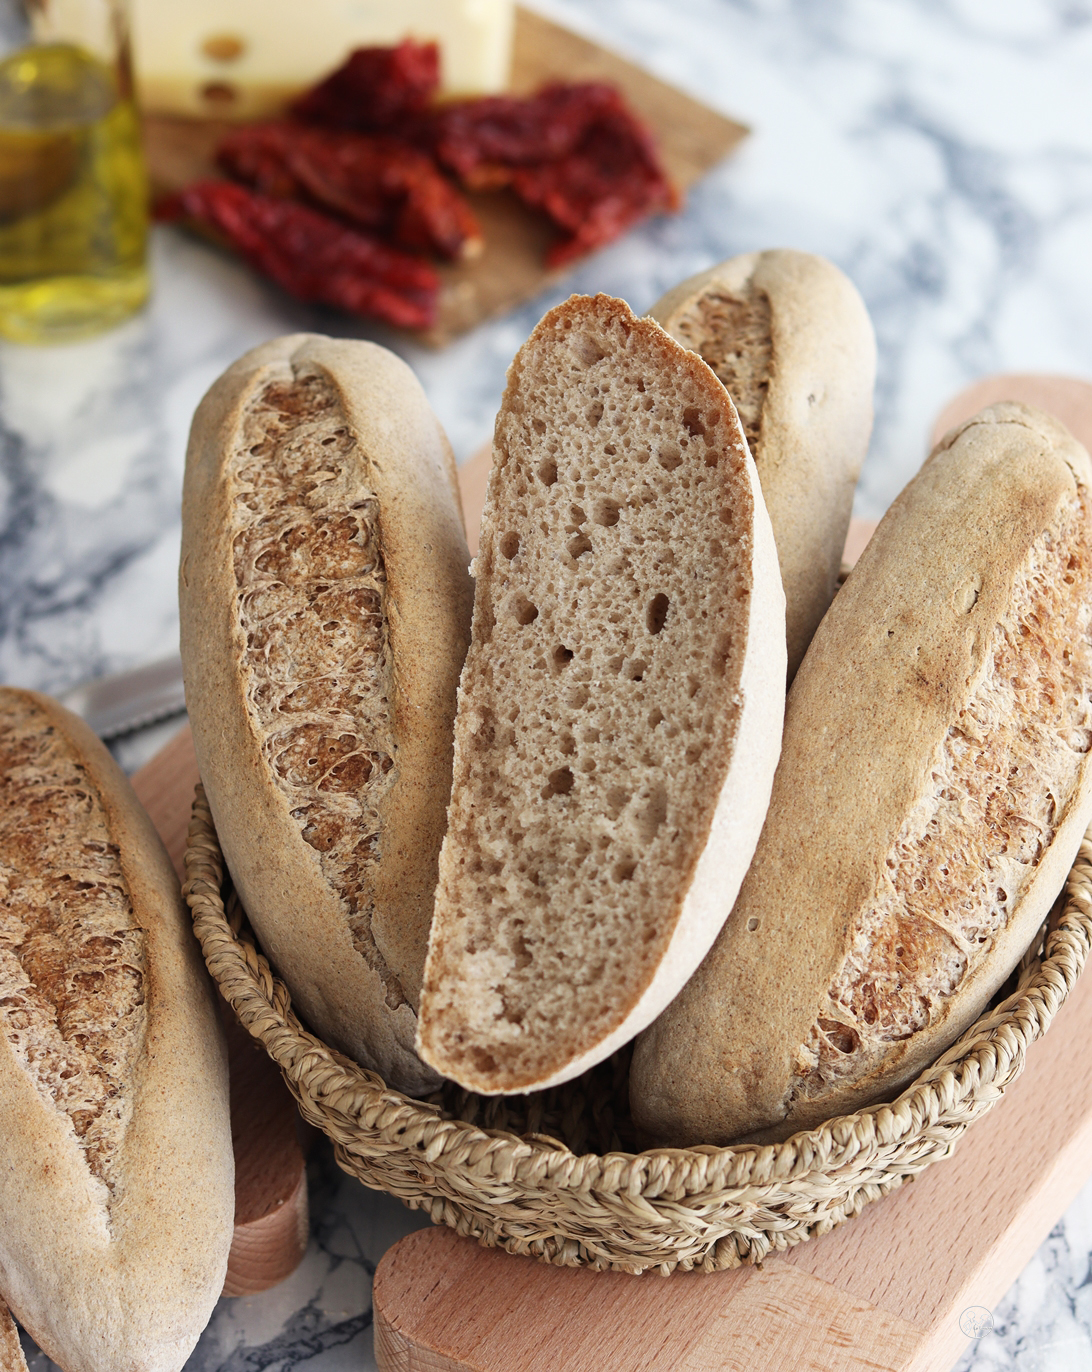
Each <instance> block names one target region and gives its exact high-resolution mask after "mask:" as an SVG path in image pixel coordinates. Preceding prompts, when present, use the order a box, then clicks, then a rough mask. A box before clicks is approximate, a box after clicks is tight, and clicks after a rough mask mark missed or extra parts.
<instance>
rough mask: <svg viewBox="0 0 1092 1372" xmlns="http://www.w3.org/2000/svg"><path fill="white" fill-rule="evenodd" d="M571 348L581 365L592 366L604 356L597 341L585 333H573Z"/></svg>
mask: <svg viewBox="0 0 1092 1372" xmlns="http://www.w3.org/2000/svg"><path fill="white" fill-rule="evenodd" d="M572 348H573V352H574V354H575V355H576V359H577V361H578V362H579V363H580V364H581V366H583V367H594V366H595V364H596V363H597V362H601V361H602V360H603V358H604V357H606V353H605V352H604V351H603V349H602V348H601V347H600V346H599V344H598V342H597V341H596V340H595V339H594V338H592V337H591V336H590V335H589V334H586V333H582V334H574V335H573V340H572Z"/></svg>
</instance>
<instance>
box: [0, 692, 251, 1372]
mask: <svg viewBox="0 0 1092 1372" xmlns="http://www.w3.org/2000/svg"><path fill="white" fill-rule="evenodd" d="M0 796H2V804H0V879H2V883H3V896H2V900H0V1026H2V1029H3V1034H2V1036H0V1038H2V1044H0V1103H2V1108H3V1119H4V1127H3V1130H2V1131H0V1216H2V1217H3V1223H2V1224H0V1291H2V1292H3V1295H4V1297H5V1298H6V1300H7V1302H8V1304H9V1305H10V1307H11V1309H12V1311H13V1312H14V1314H15V1315H16V1317H17V1318H18V1319H19V1321H20V1323H21V1324H22V1325H23V1327H24V1328H25V1329H26V1330H27V1331H28V1333H29V1334H30V1335H31V1336H32V1337H33V1338H34V1340H35V1341H36V1342H37V1343H38V1345H39V1347H41V1348H42V1349H44V1350H45V1352H46V1353H48V1355H49V1356H50V1357H51V1358H52V1359H53V1361H54V1362H56V1363H58V1364H59V1365H60V1366H61V1367H62V1368H64V1369H65V1372H119V1369H125V1372H177V1370H178V1369H179V1368H181V1367H182V1365H183V1364H184V1363H185V1361H186V1359H187V1357H188V1356H189V1354H190V1351H191V1350H192V1348H193V1346H194V1344H195V1343H196V1342H197V1338H198V1336H199V1335H200V1333H201V1330H202V1329H203V1328H204V1326H205V1324H206V1323H207V1321H208V1318H209V1316H210V1314H211V1313H212V1308H213V1306H214V1304H215V1303H216V1300H217V1298H218V1297H219V1295H220V1292H221V1290H222V1288H223V1284H224V1274H225V1272H226V1270H227V1258H228V1249H229V1247H230V1245H231V1237H232V1226H233V1219H234V1208H235V1207H234V1186H233V1179H234V1162H233V1158H232V1149H231V1126H230V1119H229V1114H228V1082H227V1060H226V1053H225V1050H224V1045H223V1036H222V1033H221V1030H220V1022H219V1018H218V1015H217V1010H216V1006H215V1004H214V1000H213V992H212V987H211V984H210V982H209V979H208V976H207V975H206V973H205V969H204V966H203V965H202V962H201V957H200V953H199V950H198V947H197V943H196V940H195V939H194V937H193V932H192V930H191V928H190V922H189V919H188V917H187V914H186V910H185V907H184V905H183V904H182V898H181V895H180V892H179V889H178V881H177V878H176V877H175V874H174V871H173V870H172V868H171V865H170V861H169V859H168V857H167V854H166V852H165V851H164V849H163V845H162V844H161V843H160V841H159V838H158V836H157V835H156V832H155V830H154V829H153V827H152V824H151V821H150V820H149V819H148V816H147V814H146V813H145V812H144V810H143V809H142V808H141V806H140V804H139V802H138V801H137V799H136V797H135V795H134V794H133V792H132V789H131V787H130V786H129V783H128V782H127V781H126V779H125V777H124V776H123V775H122V774H121V772H120V771H119V770H118V768H117V765H116V764H115V763H114V761H113V759H112V758H111V757H110V755H109V754H108V753H107V751H106V749H105V748H104V747H103V746H102V744H101V743H100V742H99V740H98V739H97V738H95V737H94V735H93V734H92V733H91V732H90V730H88V728H87V727H86V725H85V724H83V722H82V721H81V720H78V719H76V718H75V716H73V715H70V714H69V713H68V712H67V711H66V710H64V709H62V708H61V707H60V706H59V705H57V704H56V703H55V702H53V701H50V700H47V699H46V698H45V697H43V696H37V695H34V694H32V693H30V692H26V691H16V690H11V689H6V688H5V689H2V690H0Z"/></svg>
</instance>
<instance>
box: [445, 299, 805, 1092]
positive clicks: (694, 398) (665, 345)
mask: <svg viewBox="0 0 1092 1372" xmlns="http://www.w3.org/2000/svg"><path fill="white" fill-rule="evenodd" d="M751 471H753V467H752V466H751V464H750V458H749V455H748V453H747V448H746V443H745V441H744V438H743V434H742V432H741V429H740V426H739V422H738V419H737V417H736V414H735V411H734V409H733V407H732V405H731V403H730V402H729V400H728V397H727V395H726V393H725V392H724V390H723V388H722V387H721V386H720V385H718V383H717V382H716V380H715V379H714V378H713V376H712V375H711V373H710V372H709V371H708V369H707V368H705V367H704V366H703V365H702V364H701V363H700V362H698V361H697V359H695V358H693V357H692V356H691V355H689V354H687V353H686V352H685V351H684V350H683V349H681V348H679V347H678V346H677V345H675V344H674V343H672V341H671V340H670V339H669V338H668V337H667V336H666V335H665V334H664V333H663V331H662V330H661V329H660V328H659V327H658V326H657V325H655V324H653V323H652V322H651V321H646V320H635V319H634V317H633V316H632V314H631V313H630V312H629V310H628V308H627V307H626V306H625V305H624V304H622V302H620V301H615V300H611V299H610V298H609V297H605V296H599V297H596V298H595V299H581V298H576V297H574V298H573V299H572V300H570V301H569V302H567V304H565V305H563V306H560V307H558V309H556V310H554V311H552V312H551V313H550V314H548V315H547V316H546V317H545V319H544V320H543V321H542V323H541V324H540V325H539V326H538V327H537V328H536V330H535V331H534V333H533V334H532V336H531V338H530V340H529V341H528V343H527V344H526V345H525V346H524V347H523V349H521V351H520V353H519V355H518V356H517V358H516V360H515V362H514V363H513V365H512V368H511V370H510V373H509V382H508V389H507V391H506V393H505V398H504V402H503V405H502V408H501V412H500V415H499V416H498V420H497V427H496V435H495V440H494V465H493V474H492V476H491V481H490V489H489V495H488V500H487V505H486V511H485V515H484V518H483V525H482V542H481V551H480V553H479V555H478V560H477V564H476V578H477V581H476V597H475V609H474V628H473V639H472V646H471V649H470V653H469V655H468V657H467V662H466V667H465V669H464V672H463V677H462V682H461V686H460V704H459V714H458V718H457V723H456V762H455V774H454V783H453V788H452V801H451V805H450V807H449V811H448V834H447V838H446V839H445V843H444V848H443V851H442V854H441V862H440V886H439V890H438V893H437V903H436V911H435V914H434V921H433V932H432V937H431V940H430V947H429V961H428V964H427V966H426V975H425V989H424V992H423V995H422V1008H421V1030H420V1035H419V1047H420V1051H421V1052H422V1054H423V1056H425V1057H426V1059H427V1060H429V1061H431V1062H432V1063H433V1065H434V1066H436V1067H437V1069H438V1070H440V1071H442V1072H444V1073H445V1074H447V1075H449V1076H451V1077H454V1078H455V1079H456V1080H457V1081H459V1082H460V1083H462V1084H463V1085H465V1086H468V1087H471V1088H472V1089H476V1090H482V1091H502V1090H519V1089H525V1088H527V1087H529V1086H534V1085H541V1084H543V1083H544V1082H545V1081H547V1080H549V1079H559V1078H558V1074H559V1073H563V1074H564V1075H572V1074H575V1071H577V1070H583V1067H585V1066H588V1065H590V1061H591V1060H598V1056H605V1053H606V1051H610V1047H609V1046H608V1047H607V1048H605V1049H603V1045H610V1046H613V1040H612V1037H611V1036H612V1035H616V1034H617V1033H618V1032H619V1030H620V1026H622V1025H624V1023H625V1022H626V1020H627V1017H629V1016H631V1015H632V1014H633V1012H634V1008H635V1007H636V1006H637V1005H638V1003H639V1002H640V1001H641V999H642V997H643V996H644V995H645V994H646V992H647V991H648V989H649V987H650V986H651V985H652V983H653V980H654V978H655V977H656V975H657V972H658V970H659V969H660V968H661V965H662V964H663V962H664V960H665V957H666V956H667V952H668V948H669V945H671V943H672V939H673V937H674V936H675V935H676V933H677V926H678V924H679V920H680V912H681V909H682V906H683V903H684V899H685V897H686V894H687V891H688V889H689V888H690V886H691V883H692V881H693V879H694V874H695V870H696V867H697V864H698V861H699V857H700V856H701V854H702V852H703V849H704V847H705V845H706V843H707V840H708V838H709V834H710V830H711V826H712V824H713V817H714V811H715V810H716V807H717V804H718V799H719V797H720V793H721V789H722V786H723V784H724V781H725V777H726V774H727V772H728V769H729V765H730V762H731V759H732V758H733V754H734V750H735V749H736V747H737V744H738V741H739V735H740V729H741V717H742V713H743V710H744V705H745V699H744V692H743V690H742V687H741V682H742V679H743V673H744V664H745V659H746V655H747V652H748V649H749V648H752V649H753V646H754V645H753V641H752V639H753V634H752V631H751V612H752V606H753V600H754V597H755V589H756V588H755V580H754V575H755V574H754V554H755V526H756V523H757V522H758V519H761V520H765V518H766V516H765V511H764V510H762V509H761V500H760V498H759V501H758V516H757V517H756V505H755V499H754V487H753V485H752V481H751V477H750V475H749V473H750V472H751ZM765 533H766V537H767V539H769V538H770V535H769V532H768V522H767V523H766V525H765ZM769 564H770V566H769V570H768V572H767V575H769V576H771V577H772V579H773V581H774V582H776V574H775V572H774V570H773V566H772V564H773V551H772V542H771V545H770V548H769ZM767 593H768V587H766V586H765V584H764V586H763V596H765V595H766V594H767ZM776 595H777V596H779V595H780V588H779V586H778V587H777V592H776ZM774 599H775V597H774V596H773V595H771V596H770V600H771V604H773V602H774ZM763 605H764V606H765V600H764V601H763ZM781 613H783V611H782V610H781V609H780V605H774V607H773V608H772V609H771V612H770V622H769V623H767V624H766V625H764V626H763V631H764V632H766V633H768V635H769V636H770V639H771V642H774V643H777V645H778V646H777V652H783V646H782V644H781V642H780V640H779V637H778V636H779V635H781V634H782V628H781V623H780V620H779V615H780V614H781ZM775 656H776V655H775ZM774 675H776V671H775V673H774ZM772 693H773V696H774V698H775V699H776V696H777V686H776V685H774V686H773V687H772ZM777 708H778V709H779V708H780V707H779V706H778V707H777ZM779 730H780V726H779V721H777V722H776V723H775V724H774V729H773V732H774V742H773V744H772V748H773V755H774V756H776V740H777V737H778V736H779ZM770 766H771V768H772V761H771V764H770ZM767 785H768V780H767ZM755 790H756V792H757V793H758V794H759V796H760V797H761V790H762V786H761V783H756V785H755ZM759 803H760V804H761V803H762V802H761V799H760V801H759ZM759 822H760V821H759ZM756 836H757V831H756ZM752 842H753V841H752ZM747 856H749V854H748V855H747ZM747 856H745V857H744V858H743V866H744V867H745V866H746V861H747ZM722 875H723V876H724V880H725V884H726V885H727V886H729V887H730V885H731V879H730V877H729V876H728V874H727V873H723V874H722ZM733 894H734V890H732V891H731V894H728V895H727V896H726V903H725V904H724V906H723V909H722V910H721V912H720V918H721V919H723V917H724V915H725V914H726V913H727V909H728V907H729V906H730V903H731V898H732V895H733ZM709 937H710V938H711V937H712V934H710V935H709ZM697 957H700V953H698V954H697ZM697 957H695V959H694V961H696V960H697ZM682 975H683V976H684V975H685V973H684V974H682ZM670 994H671V992H668V993H666V994H665V996H664V999H666V998H667V997H668V996H669V995H670ZM653 1013H654V1012H653ZM649 1017H651V1015H650V1016H649ZM645 1022H647V1020H646V1021H645ZM637 1027H639V1026H635V1027H633V1028H632V1029H631V1030H630V1031H629V1033H630V1034H632V1033H635V1032H636V1030H637ZM626 1036H628V1035H625V1034H623V1037H626ZM601 1050H602V1051H601ZM589 1055H591V1057H590V1058H589Z"/></svg>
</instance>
